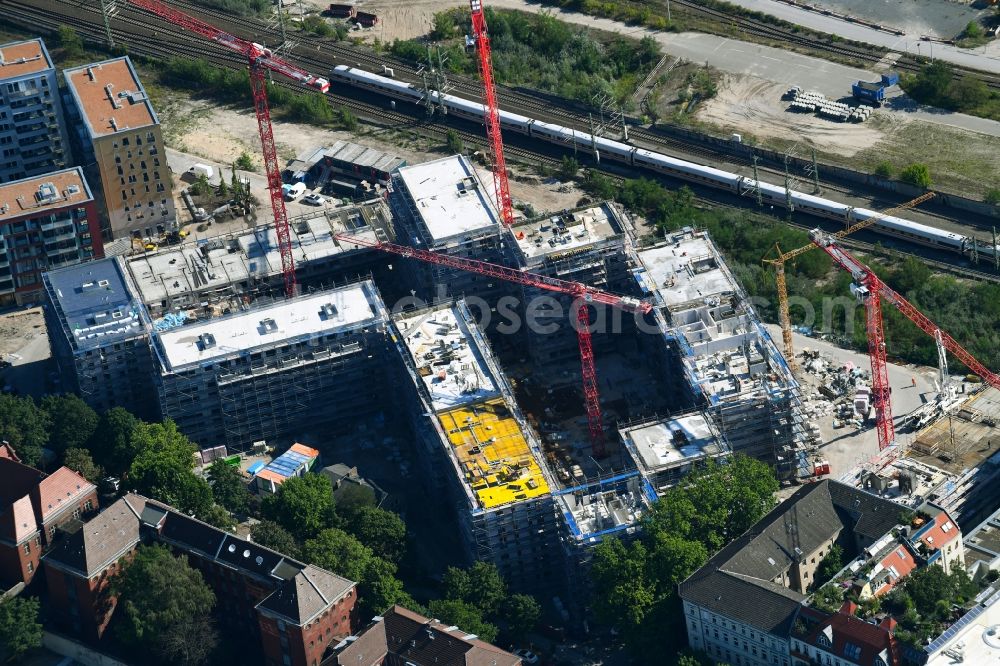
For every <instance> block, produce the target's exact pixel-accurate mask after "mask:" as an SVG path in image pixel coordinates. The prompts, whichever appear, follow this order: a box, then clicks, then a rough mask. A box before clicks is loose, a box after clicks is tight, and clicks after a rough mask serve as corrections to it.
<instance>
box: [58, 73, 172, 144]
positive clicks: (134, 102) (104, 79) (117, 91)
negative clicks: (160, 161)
mask: <svg viewBox="0 0 1000 666" xmlns="http://www.w3.org/2000/svg"><path fill="white" fill-rule="evenodd" d="M63 75H64V76H65V77H66V87H67V88H69V91H70V93H71V94H72V95H73V98H74V100H75V101H76V104H77V107H78V108H79V109H80V113H81V114H82V115H83V119H84V121H85V122H86V123H87V130H88V132H89V133H90V137H91V139H97V138H100V137H102V136H107V135H111V134H116V133H118V132H125V131H126V130H136V129H140V128H144V127H150V126H152V125H158V124H159V122H160V121H159V119H158V118H157V117H156V112H155V111H153V105H152V104H151V103H150V102H149V96H148V95H146V89H145V88H143V87H142V83H141V82H140V81H139V75H138V74H136V71H135V68H134V67H132V61H131V60H129V58H128V56H124V57H122V58H114V59H112V60H105V61H103V62H97V63H94V64H92V65H84V66H82V67H74V68H70V69H66V70H64V71H63Z"/></svg>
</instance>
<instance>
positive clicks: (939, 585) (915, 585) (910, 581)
mask: <svg viewBox="0 0 1000 666" xmlns="http://www.w3.org/2000/svg"><path fill="white" fill-rule="evenodd" d="M903 589H904V590H905V591H906V594H907V595H909V597H910V599H912V600H913V605H914V607H915V608H916V609H917V612H919V613H920V614H921V615H927V616H930V615H933V614H934V611H935V608H936V606H937V603H938V602H939V601H944V602H946V603H947V602H949V601H951V599H952V597H953V596H954V591H955V590H954V582H953V581H952V579H951V577H950V576H949V575H948V574H946V573H945V572H944V569H942V568H941V567H939V566H926V567H922V568H920V569H917V570H916V571H914V572H913V573H911V574H910V576H909V577H908V578H907V579H906V581H905V583H904V584H903Z"/></svg>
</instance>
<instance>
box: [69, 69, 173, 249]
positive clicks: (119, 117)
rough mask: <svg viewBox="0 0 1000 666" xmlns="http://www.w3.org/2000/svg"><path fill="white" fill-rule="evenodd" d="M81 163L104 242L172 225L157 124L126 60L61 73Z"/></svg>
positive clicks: (169, 191)
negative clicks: (100, 199)
mask: <svg viewBox="0 0 1000 666" xmlns="http://www.w3.org/2000/svg"><path fill="white" fill-rule="evenodd" d="M63 75H64V77H65V79H66V87H67V88H68V90H69V93H70V99H71V100H72V102H73V104H72V107H71V109H69V110H68V111H67V115H69V116H70V117H71V118H73V119H74V120H75V121H76V127H77V132H78V133H79V140H80V143H81V146H82V148H83V152H84V163H86V164H89V163H91V162H93V163H94V164H95V169H96V174H97V177H99V178H100V181H101V188H102V191H103V193H104V205H105V207H106V209H107V214H108V219H107V220H106V221H105V225H104V226H102V231H103V234H104V238H105V240H110V239H112V238H127V237H130V236H140V237H151V236H155V235H158V234H159V233H162V232H164V231H166V230H169V229H170V228H172V227H173V226H174V225H175V224H176V219H177V213H176V211H175V209H174V199H173V188H172V182H171V177H170V169H169V167H168V166H167V155H166V152H165V150H164V144H163V135H162V133H161V131H160V120H159V118H157V116H156V112H155V111H154V110H153V105H152V103H150V101H149V96H148V95H147V94H146V90H145V88H143V87H142V83H141V82H140V81H139V76H138V74H136V71H135V68H134V67H133V66H132V61H131V60H129V58H128V56H125V57H122V58H115V59H112V60H105V61H103V62H96V63H93V64H91V65H85V66H82V67H74V68H71V69H67V70H65V71H64V72H63Z"/></svg>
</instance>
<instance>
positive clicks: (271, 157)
mask: <svg viewBox="0 0 1000 666" xmlns="http://www.w3.org/2000/svg"><path fill="white" fill-rule="evenodd" d="M130 2H131V3H132V4H133V5H135V6H136V7H139V8H141V9H145V10H146V11H148V12H150V13H152V14H155V15H156V16H159V17H160V18H162V19H164V20H165V21H169V22H170V23H173V24H174V25H176V26H179V27H181V28H184V29H185V30H188V31H190V32H193V33H195V34H197V35H201V36H202V37H205V38H206V39H210V40H212V41H214V42H215V43H217V44H221V45H222V46H225V47H226V48H228V49H231V50H233V51H237V52H239V53H242V54H243V55H244V56H245V57H246V58H247V62H248V64H249V66H250V89H251V93H252V95H253V106H254V112H255V114H256V116H257V129H258V132H259V133H260V144H261V152H262V153H263V156H264V171H265V173H266V174H267V189H268V194H269V196H270V199H271V211H272V212H273V213H274V231H275V234H276V235H277V237H278V249H279V251H280V253H281V272H282V275H283V277H284V282H285V296H286V297H288V298H291V297H292V296H294V295H295V258H294V256H293V255H292V234H291V230H290V229H289V226H288V212H287V211H286V210H285V199H284V195H283V193H282V191H281V184H282V183H281V166H280V164H279V162H278V150H277V147H276V146H275V143H274V130H273V128H272V127H271V109H270V106H269V104H268V101H267V72H268V71H272V72H277V73H278V74H281V75H283V76H286V77H288V78H290V79H292V80H293V81H297V82H299V83H301V84H302V85H305V86H309V87H310V88H314V89H316V90H319V91H320V92H326V91H327V90H329V89H330V82H329V81H327V80H326V79H322V78H319V77H317V76H313V75H312V74H310V73H309V72H307V71H305V70H303V69H300V68H299V67H296V66H295V65H292V64H291V63H288V62H286V61H284V60H282V59H281V58H278V57H276V56H275V55H274V54H273V53H272V52H271V50H270V49H268V48H267V47H265V46H262V45H261V44H257V43H254V42H250V41H247V40H245V39H240V38H239V37H236V36H235V35H232V34H230V33H228V32H225V31H223V30H220V29H219V28H216V27H215V26H213V25H211V24H209V23H206V22H205V21H202V20H201V19H198V18H195V17H193V16H191V15H189V14H185V13H184V12H182V11H179V10H177V9H174V8H172V7H169V6H167V5H166V4H164V3H163V2H160V1H159V0H130Z"/></svg>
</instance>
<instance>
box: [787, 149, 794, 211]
mask: <svg viewBox="0 0 1000 666" xmlns="http://www.w3.org/2000/svg"><path fill="white" fill-rule="evenodd" d="M785 208H786V209H787V210H788V220H789V221H791V219H792V211H794V210H795V204H794V203H792V179H791V177H790V176H789V175H788V155H785Z"/></svg>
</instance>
